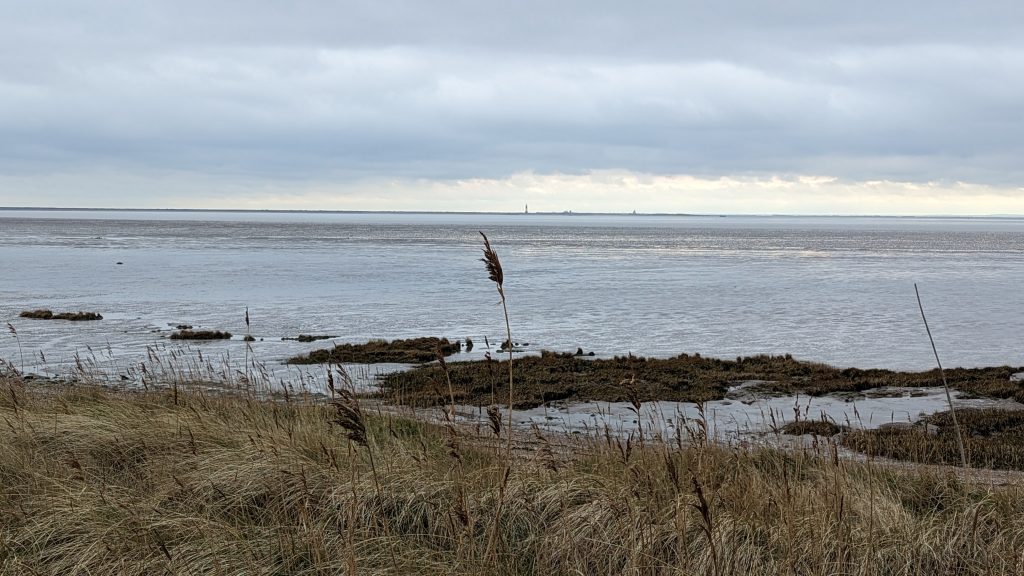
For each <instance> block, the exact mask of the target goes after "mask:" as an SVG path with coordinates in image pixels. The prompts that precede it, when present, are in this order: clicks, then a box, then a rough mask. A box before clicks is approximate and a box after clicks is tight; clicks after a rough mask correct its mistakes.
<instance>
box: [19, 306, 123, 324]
mask: <svg viewBox="0 0 1024 576" xmlns="http://www.w3.org/2000/svg"><path fill="white" fill-rule="evenodd" d="M18 316H20V317H21V318H29V319H33V320H70V321H72V322H88V321H91V320H103V316H102V315H101V314H98V313H96V312H56V313H55V312H53V311H52V310H49V309H46V308H41V309H39V310H25V311H24V312H22V313H21V314H19V315H18Z"/></svg>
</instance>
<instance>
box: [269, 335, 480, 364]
mask: <svg viewBox="0 0 1024 576" xmlns="http://www.w3.org/2000/svg"><path fill="white" fill-rule="evenodd" d="M461 350H462V343H461V342H459V341H458V340H456V341H454V342H452V341H450V340H448V339H447V338H436V337H425V338H409V339H404V340H403V339H398V340H370V341H369V342H365V343H363V344H350V343H344V344H338V345H336V346H334V348H328V349H323V350H314V351H312V352H310V353H308V354H303V355H300V356H295V357H292V358H289V359H288V363H289V364H376V363H381V362H395V363H402V364H418V363H421V362H430V361H432V360H436V359H437V353H438V351H440V353H441V354H442V355H443V356H450V355H452V354H456V353H458V352H459V351H461Z"/></svg>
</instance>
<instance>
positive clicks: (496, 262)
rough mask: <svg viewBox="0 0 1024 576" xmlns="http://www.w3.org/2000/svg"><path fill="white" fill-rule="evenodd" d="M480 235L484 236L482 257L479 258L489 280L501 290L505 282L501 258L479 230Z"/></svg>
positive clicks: (484, 235)
mask: <svg viewBox="0 0 1024 576" xmlns="http://www.w3.org/2000/svg"><path fill="white" fill-rule="evenodd" d="M480 235H481V236H483V237H484V257H483V258H481V259H480V261H481V262H483V263H484V264H485V265H486V266H487V275H488V278H490V280H491V282H494V283H495V284H497V285H498V291H499V292H501V289H502V285H503V284H504V283H505V274H504V272H503V271H502V269H501V260H500V259H499V258H498V254H497V252H495V251H494V249H493V248H491V241H490V240H488V239H487V235H486V234H484V233H483V232H480Z"/></svg>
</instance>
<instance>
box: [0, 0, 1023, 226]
mask: <svg viewBox="0 0 1024 576" xmlns="http://www.w3.org/2000/svg"><path fill="white" fill-rule="evenodd" d="M0 4H3V5H4V6H3V8H4V12H5V14H7V15H8V17H6V18H5V22H4V23H3V24H2V25H0V26H2V31H3V34H0V204H2V205H54V206H55V205H73V206H111V207H126V206H140V207H141V206H161V207H168V206H188V207H254V208H289V207H297V206H303V207H307V208H310V209H332V208H352V209H425V208H430V207H431V206H423V204H424V198H425V197H429V198H430V199H431V200H432V202H433V203H434V206H433V207H434V208H436V209H444V210H451V209H466V210H476V209H483V210H490V209H495V210H511V209H518V208H517V207H519V206H520V205H521V204H522V203H525V202H531V204H535V205H537V207H538V209H541V208H542V207H544V208H548V209H559V208H560V207H562V206H565V208H563V209H576V210H597V211H602V210H611V211H618V210H632V209H634V208H635V209H637V210H641V211H656V212H677V211H682V212H703V211H711V212H751V211H753V212H764V213H771V212H794V213H892V211H893V209H894V208H897V207H898V208H899V210H900V211H902V212H901V213H1007V212H1024V209H1022V208H1021V204H1022V198H1024V190H1022V186H1024V165H1022V164H1021V162H1020V161H1019V159H1020V158H1021V157H1022V155H1024V106H1022V104H1021V103H1022V102H1024V40H1022V39H1021V35H1020V34H1019V30H1020V29H1021V25H1022V24H1024V13H1022V10H1024V9H1022V8H1021V7H1020V6H1019V3H1015V2H984V3H980V4H970V5H968V4H966V3H963V5H962V6H944V5H935V4H934V3H925V2H902V3H896V4H894V3H882V2H878V3H871V2H868V3H860V4H855V5H852V4H851V5H848V6H830V5H825V4H823V3H820V2H810V1H806V2H802V1H795V2H786V3H763V2H753V1H749V2H745V1H740V2H728V3H714V4H713V5H712V3H701V2H672V3H668V2H666V3H659V2H647V3H639V4H633V5H629V6H626V5H624V4H621V3H614V2H600V1H599V2H593V1H591V2H574V1H568V2H560V3H557V5H555V6H552V5H550V4H551V3H541V2H519V3H504V4H509V5H502V4H498V3H466V2H460V1H444V0H442V1H439V2H432V3H422V2H401V1H378V2H343V3H338V2H314V1H305V2H296V3H291V4H287V5H283V4H280V3H274V2H263V1H255V2H249V3H246V4H244V5H239V4H237V3H228V2H194V1H191V0H186V1H179V2H159V1H158V2H147V3H115V2H102V1H101V2H93V3H89V4H88V5H85V4H81V3H76V2H58V1H41V2H33V3H22V2H0ZM427 191H429V195H425V192H427ZM630 206H633V207H634V208H630Z"/></svg>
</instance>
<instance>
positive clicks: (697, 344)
mask: <svg viewBox="0 0 1024 576" xmlns="http://www.w3.org/2000/svg"><path fill="white" fill-rule="evenodd" d="M481 232H483V233H485V234H486V235H487V236H488V238H490V241H491V243H492V245H493V247H494V249H495V251H496V252H497V253H498V255H499V257H500V259H501V263H502V267H503V270H504V292H505V296H506V298H507V305H508V313H509V321H510V324H511V330H512V336H513V340H514V341H515V342H517V343H520V344H521V345H522V348H523V349H524V350H525V351H527V352H530V351H533V352H536V351H540V350H555V351H562V352H575V351H576V350H577V349H582V350H583V351H584V352H585V353H589V352H594V354H595V357H611V356H615V355H626V354H634V355H637V356H651V357H669V356H674V355H677V354H680V353H688V354H696V353H699V354H701V355H706V356H715V357H722V358H734V357H736V356H750V355H755V354H776V355H779V354H791V355H793V356H794V357H797V358H800V359H803V360H808V361H814V362H822V363H827V364H831V365H836V366H841V367H860V368H873V367H878V368H892V369H906V370H925V369H929V368H931V367H933V366H934V365H935V356H934V355H933V350H932V347H931V345H930V343H929V337H928V334H927V332H926V330H925V326H924V323H923V322H922V316H921V311H920V310H919V307H918V300H917V298H916V295H915V284H916V285H917V287H918V289H919V291H920V295H921V301H922V303H923V306H924V311H925V312H926V315H927V320H928V324H929V326H930V328H931V333H932V336H933V337H934V341H935V347H936V350H937V351H938V354H939V356H940V358H941V360H942V362H943V365H944V366H947V367H952V366H968V367H970V366H990V365H1007V364H1008V365H1014V366H1020V365H1024V219H1022V218H1011V217H998V218H997V217H993V218H895V217H804V216H677V215H666V216H657V215H584V214H448V213H446V214H420V213H415V214H414V213H321V212H308V213H307V212H302V213H294V212H192V211H77V210H0V270H2V272H0V274H2V276H0V320H2V321H3V322H4V323H7V324H8V325H7V327H6V330H4V332H3V333H0V358H2V359H5V360H6V361H8V362H10V363H11V364H12V365H13V366H15V367H18V368H19V369H23V370H25V371H29V372H31V371H35V372H41V373H53V374H57V373H60V372H62V371H66V370H69V369H70V368H71V367H72V366H74V365H75V364H76V363H79V364H80V363H81V362H82V359H83V358H86V359H89V361H90V362H91V364H92V365H93V366H99V367H103V366H106V367H109V368H110V370H111V372H115V373H116V372H118V371H123V370H127V369H128V368H129V367H131V366H133V365H134V364H136V363H140V362H143V361H145V359H146V358H147V357H150V358H152V354H154V353H165V354H168V353H169V354H178V355H185V356H190V355H205V357H206V358H218V359H221V360H222V361H223V362H225V363H226V364H230V363H232V362H238V361H241V362H245V361H251V359H252V358H257V359H258V360H259V362H261V363H262V364H263V365H265V366H269V367H270V369H269V370H270V371H271V372H274V371H277V372H274V373H275V374H279V375H280V376H279V377H280V379H281V380H284V379H285V378H287V377H289V372H288V370H289V368H285V367H283V361H284V360H285V359H287V358H288V357H290V356H293V355H296V354H301V353H305V352H308V351H310V350H314V349H317V348H324V347H329V346H330V345H332V343H341V342H363V341H366V340H368V339H372V338H386V339H392V338H407V337H418V336H443V337H448V338H450V339H460V340H464V339H466V338H471V339H472V340H473V342H474V344H475V348H474V350H473V352H470V353H464V354H461V355H459V356H458V357H457V358H455V360H459V359H474V358H481V357H483V355H484V354H485V353H487V352H488V351H490V352H492V353H496V351H497V346H498V345H499V343H500V342H502V341H503V340H504V339H505V319H504V315H503V312H502V306H501V301H500V298H499V295H498V292H497V290H496V288H495V285H494V283H493V282H491V281H490V280H489V279H488V276H487V272H486V270H485V267H484V264H483V263H482V262H481V260H480V258H481V255H482V253H481V248H482V246H483V242H482V237H481ZM37 308H48V309H52V310H54V311H55V312H61V311H79V310H82V311H92V312H98V313H100V314H102V315H103V320H101V321H96V322H67V321H52V320H51V321H45V320H33V319H26V318H21V317H19V313H20V312H22V311H24V310H32V309H37ZM247 313H248V318H249V323H248V325H247V324H246V314H247ZM179 325H191V326H194V327H195V328H196V329H211V330H226V331H229V332H231V333H233V334H234V335H235V337H234V338H233V339H231V340H227V341H215V342H205V343H190V344H177V343H176V342H177V341H172V340H170V339H169V338H168V337H169V335H170V334H171V333H172V332H173V330H174V329H175V327H176V326H179ZM245 334H251V335H252V336H253V337H254V338H255V341H254V342H251V343H248V344H247V343H246V342H243V341H242V339H241V338H242V336H243V335H245ZM299 334H310V335H325V336H330V337H331V338H330V339H328V340H324V341H319V342H313V343H300V342H295V341H292V340H282V338H293V337H296V336H298V335H299ZM488 346H489V347H490V348H488ZM155 351H156V352H155ZM242 358H245V360H244V361H243V360H240V359H242ZM275 377H277V376H275Z"/></svg>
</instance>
